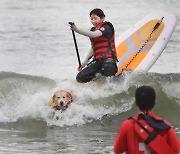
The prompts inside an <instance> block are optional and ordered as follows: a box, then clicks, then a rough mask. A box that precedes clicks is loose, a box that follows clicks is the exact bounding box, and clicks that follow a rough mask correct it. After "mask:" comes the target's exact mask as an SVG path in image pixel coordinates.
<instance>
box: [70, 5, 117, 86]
mask: <svg viewBox="0 0 180 154" xmlns="http://www.w3.org/2000/svg"><path fill="white" fill-rule="evenodd" d="M90 19H91V23H92V24H93V27H92V28H91V30H89V31H86V30H84V29H79V28H77V27H76V25H75V24H74V23H73V24H71V29H72V30H73V31H75V32H77V33H79V34H81V35H84V36H87V37H89V38H90V41H91V49H90V51H89V53H88V54H87V57H86V58H85V60H84V61H83V63H82V64H81V65H80V66H79V67H78V71H79V73H78V74H77V76H76V80H77V81H78V82H82V83H85V82H89V81H91V80H92V79H94V78H95V77H96V73H100V74H102V75H103V76H106V77H107V76H114V75H115V74H116V72H117V65H116V61H117V58H116V49H115V31H114V27H113V25H112V24H111V23H110V22H107V21H105V14H104V12H103V11H102V10H101V9H99V8H96V9H93V10H92V11H91V12H90ZM92 57H93V60H92V61H91V62H90V63H89V61H90V59H91V58H92ZM85 66H86V67H85Z"/></svg>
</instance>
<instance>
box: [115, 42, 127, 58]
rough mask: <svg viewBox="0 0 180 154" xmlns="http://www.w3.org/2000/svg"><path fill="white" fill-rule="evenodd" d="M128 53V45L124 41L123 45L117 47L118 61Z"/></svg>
mask: <svg viewBox="0 0 180 154" xmlns="http://www.w3.org/2000/svg"><path fill="white" fill-rule="evenodd" d="M126 51H127V45H126V42H125V41H123V42H122V43H121V44H119V45H118V46H117V47H116V53H117V59H119V58H120V57H122V56H123V55H124V54H125V53H126Z"/></svg>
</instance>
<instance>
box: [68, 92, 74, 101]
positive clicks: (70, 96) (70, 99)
mask: <svg viewBox="0 0 180 154" xmlns="http://www.w3.org/2000/svg"><path fill="white" fill-rule="evenodd" d="M67 97H68V98H69V103H71V102H72V100H73V99H72V94H71V93H70V92H67Z"/></svg>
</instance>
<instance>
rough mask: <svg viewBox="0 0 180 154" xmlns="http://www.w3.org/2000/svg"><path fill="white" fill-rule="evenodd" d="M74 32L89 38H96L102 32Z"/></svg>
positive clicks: (80, 30) (81, 30) (78, 30)
mask: <svg viewBox="0 0 180 154" xmlns="http://www.w3.org/2000/svg"><path fill="white" fill-rule="evenodd" d="M76 32H77V33H79V34H81V35H84V36H87V37H90V38H96V37H99V36H102V32H101V31H100V30H96V31H90V30H84V29H79V28H78V29H77V31H76Z"/></svg>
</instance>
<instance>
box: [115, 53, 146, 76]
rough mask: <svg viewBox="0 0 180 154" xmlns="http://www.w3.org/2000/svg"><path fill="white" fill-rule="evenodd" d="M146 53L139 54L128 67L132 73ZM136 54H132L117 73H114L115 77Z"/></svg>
mask: <svg viewBox="0 0 180 154" xmlns="http://www.w3.org/2000/svg"><path fill="white" fill-rule="evenodd" d="M147 53H148V51H143V52H140V53H139V54H138V55H137V56H136V58H135V59H134V60H133V61H132V62H131V63H130V64H129V65H128V67H127V68H128V69H131V70H132V71H133V70H135V69H136V67H137V66H138V65H139V64H140V63H141V61H142V60H143V59H144V57H145V56H146V55H147ZM135 54H136V53H134V54H132V55H131V56H130V57H129V58H128V59H127V60H126V61H125V62H124V63H123V64H122V65H121V66H120V67H119V68H118V72H117V73H116V76H117V75H119V74H121V73H122V69H123V68H126V65H127V64H128V63H129V62H130V60H131V59H132V58H133V56H134V55H135Z"/></svg>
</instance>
